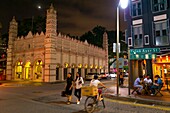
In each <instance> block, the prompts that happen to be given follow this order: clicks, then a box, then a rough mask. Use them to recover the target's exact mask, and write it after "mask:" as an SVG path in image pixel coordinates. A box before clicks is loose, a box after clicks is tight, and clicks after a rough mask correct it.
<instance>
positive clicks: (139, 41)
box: [133, 25, 143, 48]
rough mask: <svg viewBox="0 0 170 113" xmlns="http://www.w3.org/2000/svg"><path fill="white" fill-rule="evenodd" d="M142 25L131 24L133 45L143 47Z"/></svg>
mask: <svg viewBox="0 0 170 113" xmlns="http://www.w3.org/2000/svg"><path fill="white" fill-rule="evenodd" d="M142 31H143V30H142V25H139V26H133V39H134V47H137V48H139V47H143V38H142V37H143V35H142V34H143V32H142Z"/></svg>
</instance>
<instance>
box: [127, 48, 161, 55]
mask: <svg viewBox="0 0 170 113" xmlns="http://www.w3.org/2000/svg"><path fill="white" fill-rule="evenodd" d="M158 52H160V48H143V49H130V54H147V53H158Z"/></svg>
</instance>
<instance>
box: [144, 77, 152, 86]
mask: <svg viewBox="0 0 170 113" xmlns="http://www.w3.org/2000/svg"><path fill="white" fill-rule="evenodd" d="M144 82H145V84H152V80H151V79H150V76H146V78H145V79H144Z"/></svg>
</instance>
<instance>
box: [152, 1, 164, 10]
mask: <svg viewBox="0 0 170 113" xmlns="http://www.w3.org/2000/svg"><path fill="white" fill-rule="evenodd" d="M166 9H167V0H152V10H153V12H158V11H164V10H166Z"/></svg>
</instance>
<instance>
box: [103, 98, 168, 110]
mask: <svg viewBox="0 0 170 113" xmlns="http://www.w3.org/2000/svg"><path fill="white" fill-rule="evenodd" d="M105 100H106V101H110V102H116V103H119V104H126V105H132V106H140V107H146V108H154V109H159V110H164V111H170V107H165V106H157V105H156V106H155V105H153V106H152V105H146V104H139V103H133V102H126V101H120V100H113V99H108V98H105Z"/></svg>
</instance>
